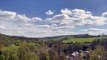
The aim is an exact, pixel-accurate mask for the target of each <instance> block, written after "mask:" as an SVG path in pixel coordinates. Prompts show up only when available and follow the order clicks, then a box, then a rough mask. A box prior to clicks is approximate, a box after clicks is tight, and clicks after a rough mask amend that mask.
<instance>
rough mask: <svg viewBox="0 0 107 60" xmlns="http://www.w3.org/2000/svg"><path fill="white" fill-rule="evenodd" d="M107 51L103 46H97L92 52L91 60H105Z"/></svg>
mask: <svg viewBox="0 0 107 60" xmlns="http://www.w3.org/2000/svg"><path fill="white" fill-rule="evenodd" d="M105 52H106V51H105V48H104V47H103V46H97V48H96V49H95V50H94V51H92V52H91V53H90V60H105V57H106V56H105V55H106V53H105Z"/></svg>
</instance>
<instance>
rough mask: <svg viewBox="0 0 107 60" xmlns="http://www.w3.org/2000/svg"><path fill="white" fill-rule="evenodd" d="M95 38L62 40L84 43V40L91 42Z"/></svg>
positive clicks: (64, 41)
mask: <svg viewBox="0 0 107 60" xmlns="http://www.w3.org/2000/svg"><path fill="white" fill-rule="evenodd" d="M95 39H96V38H68V39H66V40H63V43H71V42H72V43H76V42H77V43H85V42H93V41H94V40H95Z"/></svg>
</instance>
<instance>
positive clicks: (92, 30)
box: [81, 28, 107, 35]
mask: <svg viewBox="0 0 107 60" xmlns="http://www.w3.org/2000/svg"><path fill="white" fill-rule="evenodd" d="M81 32H84V33H88V34H90V35H100V34H105V33H106V32H107V29H101V28H88V29H83V30H81Z"/></svg>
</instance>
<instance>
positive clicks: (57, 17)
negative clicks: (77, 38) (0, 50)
mask: <svg viewBox="0 0 107 60" xmlns="http://www.w3.org/2000/svg"><path fill="white" fill-rule="evenodd" d="M106 6H107V0H0V33H2V34H6V35H14V36H25V37H52V36H60V35H75V34H90V35H100V34H107V7H106Z"/></svg>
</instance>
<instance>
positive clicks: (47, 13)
mask: <svg viewBox="0 0 107 60" xmlns="http://www.w3.org/2000/svg"><path fill="white" fill-rule="evenodd" d="M45 14H46V15H49V16H50V15H53V14H54V12H53V11H51V10H48V11H47V12H45Z"/></svg>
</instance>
